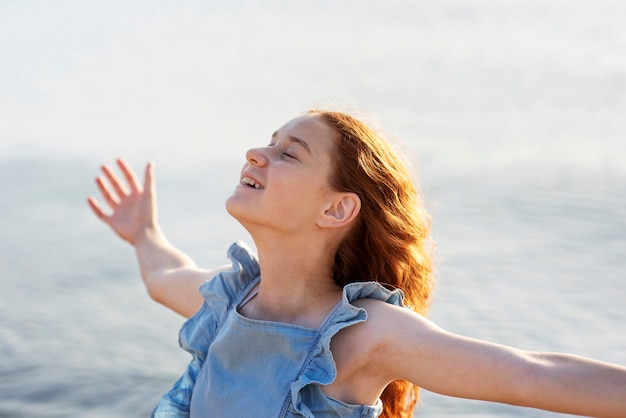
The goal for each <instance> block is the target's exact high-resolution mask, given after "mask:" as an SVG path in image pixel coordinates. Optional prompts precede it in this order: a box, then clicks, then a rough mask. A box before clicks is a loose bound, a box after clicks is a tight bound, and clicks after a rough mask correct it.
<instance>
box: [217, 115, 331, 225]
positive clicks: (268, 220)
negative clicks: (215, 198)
mask: <svg viewBox="0 0 626 418" xmlns="http://www.w3.org/2000/svg"><path fill="white" fill-rule="evenodd" d="M336 136H337V134H336V133H335V132H334V131H333V130H332V129H331V128H330V127H329V126H328V125H326V123H324V122H323V121H322V120H321V119H320V118H319V117H318V116H316V115H310V114H307V115H303V116H300V117H298V118H295V119H293V120H291V121H289V122H287V123H286V124H285V125H283V126H282V127H281V128H280V129H278V131H276V132H274V134H273V135H272V137H271V140H270V142H269V144H268V145H266V146H264V147H260V148H253V149H250V150H249V151H248V152H247V153H246V160H247V161H246V163H245V164H244V166H243V169H242V171H241V177H240V179H239V185H237V187H236V188H235V190H234V192H233V194H232V195H231V196H230V197H229V198H228V199H227V201H226V209H227V210H228V212H229V213H230V214H231V215H232V216H233V217H234V218H236V219H237V220H238V221H239V222H240V223H241V224H242V225H243V226H244V227H245V228H246V229H248V231H249V232H252V231H253V230H254V229H255V227H257V228H258V227H263V228H266V227H267V228H272V229H275V230H278V231H283V232H304V230H306V228H310V227H313V226H314V225H315V223H316V220H317V219H318V218H319V216H320V214H323V213H324V210H325V207H326V206H327V204H328V202H329V201H330V200H329V199H332V197H333V195H334V194H335V193H336V192H335V191H334V190H333V189H332V187H331V186H330V184H329V178H330V176H331V175H332V159H331V155H332V152H333V150H334V141H335V137H336Z"/></svg>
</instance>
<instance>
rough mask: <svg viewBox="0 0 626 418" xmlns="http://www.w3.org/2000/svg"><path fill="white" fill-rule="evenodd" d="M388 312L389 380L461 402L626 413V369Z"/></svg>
mask: <svg viewBox="0 0 626 418" xmlns="http://www.w3.org/2000/svg"><path fill="white" fill-rule="evenodd" d="M368 311H369V309H368ZM387 311H388V313H386V314H384V315H382V316H381V317H379V318H382V319H383V321H384V322H383V323H384V324H386V325H387V327H386V330H385V331H383V332H384V333H386V337H385V339H384V340H383V341H386V343H384V344H383V347H384V350H382V351H381V352H382V353H384V354H383V358H385V359H386V363H387V371H390V372H391V374H390V375H389V376H388V377H389V378H390V379H405V380H409V381H411V382H413V383H415V384H416V385H418V386H421V387H423V388H425V389H427V390H430V391H433V392H437V393H441V394H444V395H450V396H456V397H462V398H470V399H479V400H486V401H494V402H502V403H508V404H513V405H520V406H527V407H533V408H539V409H545V410H550V411H556V412H562V413H569V414H576V415H585V416H594V417H624V416H626V367H622V366H618V365H614V364H609V363H603V362H599V361H595V360H591V359H587V358H583V357H578V356H573V355H568V354H558V353H536V352H528V351H523V350H518V349H514V348H511V347H507V346H503V345H498V344H492V343H488V342H484V341H478V340H474V339H471V338H465V337H461V336H458V335H454V334H451V333H448V332H446V331H444V330H442V329H440V328H438V327H437V326H435V325H434V324H432V323H431V322H429V321H428V320H426V319H425V318H423V317H421V316H419V315H417V314H414V313H413V312H410V311H408V310H407V309H401V308H397V309H396V308H393V309H391V310H387ZM385 316H387V318H385ZM389 324H392V325H389Z"/></svg>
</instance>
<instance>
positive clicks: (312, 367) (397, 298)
mask: <svg viewBox="0 0 626 418" xmlns="http://www.w3.org/2000/svg"><path fill="white" fill-rule="evenodd" d="M367 298H369V299H378V300H381V301H383V302H387V303H390V304H392V305H397V306H404V293H402V291H401V290H400V289H396V290H393V291H391V290H388V289H386V288H385V287H383V286H382V285H381V284H379V283H376V282H356V283H350V284H348V285H346V286H345V287H344V288H343V297H342V300H341V308H340V309H337V310H336V311H335V315H334V316H333V317H332V318H331V320H330V321H328V323H327V325H326V327H325V328H324V329H322V330H321V335H320V339H319V343H318V344H317V345H316V346H315V348H314V349H313V350H312V351H311V355H310V356H309V360H308V361H307V362H306V363H305V365H304V367H303V370H302V372H301V373H300V375H299V377H298V379H297V380H296V381H295V382H294V383H293V384H292V385H291V399H292V402H293V407H294V409H295V410H296V411H297V412H298V413H300V414H301V415H302V416H305V417H308V418H315V417H314V414H313V412H312V411H311V410H310V409H309V407H308V406H307V405H306V404H305V402H304V401H303V398H304V397H303V394H302V391H303V389H304V388H305V387H306V386H308V385H311V384H318V385H328V384H330V383H332V382H333V381H334V380H335V378H336V377H337V366H336V365H335V361H334V359H333V356H332V353H331V351H330V341H331V339H332V337H333V336H334V335H335V334H337V333H338V332H339V331H341V330H342V329H344V328H346V327H349V326H351V325H354V324H358V323H360V322H364V321H366V320H367V311H366V310H365V309H363V308H358V307H356V306H354V305H352V302H353V301H355V300H358V299H367ZM377 407H378V408H379V407H380V406H379V405H377Z"/></svg>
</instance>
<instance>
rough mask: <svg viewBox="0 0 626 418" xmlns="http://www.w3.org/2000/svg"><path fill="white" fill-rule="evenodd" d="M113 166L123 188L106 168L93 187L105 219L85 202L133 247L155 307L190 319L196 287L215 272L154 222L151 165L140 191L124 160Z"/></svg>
mask: <svg viewBox="0 0 626 418" xmlns="http://www.w3.org/2000/svg"><path fill="white" fill-rule="evenodd" d="M117 164H118V166H119V168H120V170H121V172H122V174H123V176H124V178H125V183H124V182H122V181H121V180H120V179H119V178H118V177H117V176H116V175H115V173H114V172H113V171H112V170H111V168H109V167H108V166H106V165H104V166H102V172H103V174H104V177H105V178H106V180H107V181H105V179H104V178H103V177H98V178H97V179H96V184H97V186H98V189H99V190H100V193H101V194H102V198H103V199H104V201H105V202H106V203H107V205H108V206H109V207H110V209H111V213H110V214H106V213H104V211H103V210H102V209H101V208H100V205H99V204H98V202H97V201H96V200H95V199H94V198H93V197H90V198H89V199H88V203H89V206H90V207H91V209H92V210H93V212H94V213H95V214H96V216H98V218H100V219H101V220H102V221H104V222H105V223H106V224H108V225H109V226H110V227H111V228H112V229H113V231H115V233H116V234H117V235H118V236H119V237H120V238H122V239H123V240H125V241H127V242H128V243H130V244H131V245H133V246H134V247H135V251H136V254H137V260H138V261H139V268H140V271H141V277H142V279H143V282H144V284H145V285H146V288H147V290H148V293H149V295H150V296H151V297H152V298H153V299H154V300H156V301H157V302H159V303H162V304H163V305H165V306H167V307H168V308H170V309H172V310H174V311H175V312H178V313H179V314H181V315H183V316H185V317H190V316H191V315H193V314H194V313H195V312H196V311H197V310H198V309H199V308H200V306H201V304H202V297H201V296H200V294H199V293H198V287H199V286H200V284H202V283H203V282H205V281H206V280H208V279H210V278H212V277H213V276H214V275H215V274H217V273H218V272H219V271H221V270H224V269H223V268H221V269H216V270H211V271H207V270H202V269H199V268H198V267H197V266H196V263H195V262H194V261H193V260H192V259H191V258H190V257H189V256H187V255H186V254H185V253H183V252H182V251H180V250H179V249H177V248H176V247H174V246H173V245H172V244H170V243H169V241H168V240H167V238H166V237H165V234H164V233H163V231H162V230H161V228H160V227H159V225H158V222H157V210H156V190H155V189H156V188H155V182H154V164H153V163H150V164H148V165H147V166H146V170H145V179H144V183H143V186H142V185H141V183H140V182H139V180H138V179H137V176H136V175H135V173H134V171H133V170H132V169H131V168H130V167H129V166H128V164H126V163H125V162H124V161H123V160H117Z"/></svg>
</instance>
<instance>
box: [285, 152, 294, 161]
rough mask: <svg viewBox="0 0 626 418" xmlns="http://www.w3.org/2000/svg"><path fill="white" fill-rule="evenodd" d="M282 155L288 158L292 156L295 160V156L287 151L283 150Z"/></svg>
mask: <svg viewBox="0 0 626 418" xmlns="http://www.w3.org/2000/svg"><path fill="white" fill-rule="evenodd" d="M283 155H284V156H285V157H288V158H293V159H294V160H297V158H296V157H294V156H293V155H291V154H289V153H288V152H283Z"/></svg>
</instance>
